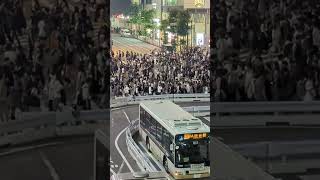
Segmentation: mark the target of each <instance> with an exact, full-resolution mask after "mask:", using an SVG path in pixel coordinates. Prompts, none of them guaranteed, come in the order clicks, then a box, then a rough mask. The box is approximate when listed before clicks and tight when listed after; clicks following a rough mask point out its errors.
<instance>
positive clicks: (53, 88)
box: [48, 74, 63, 111]
mask: <svg viewBox="0 0 320 180" xmlns="http://www.w3.org/2000/svg"><path fill="white" fill-rule="evenodd" d="M62 88H63V86H62V85H61V83H60V82H59V81H58V80H57V79H56V75H54V74H51V76H50V81H49V84H48V99H49V111H55V110H56V107H57V105H58V100H59V99H60V97H61V95H60V91H61V90H62Z"/></svg>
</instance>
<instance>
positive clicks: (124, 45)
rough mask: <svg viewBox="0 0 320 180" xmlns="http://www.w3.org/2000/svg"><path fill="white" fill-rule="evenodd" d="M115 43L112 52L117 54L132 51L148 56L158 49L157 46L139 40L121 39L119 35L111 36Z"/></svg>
mask: <svg viewBox="0 0 320 180" xmlns="http://www.w3.org/2000/svg"><path fill="white" fill-rule="evenodd" d="M111 38H112V41H113V45H112V50H113V51H114V52H115V53H116V52H118V51H124V52H126V51H132V52H136V53H141V54H148V53H150V52H151V51H153V50H154V49H157V48H158V47H157V46H154V45H151V44H148V43H145V42H143V41H140V40H138V39H134V38H128V37H120V35H119V34H111Z"/></svg>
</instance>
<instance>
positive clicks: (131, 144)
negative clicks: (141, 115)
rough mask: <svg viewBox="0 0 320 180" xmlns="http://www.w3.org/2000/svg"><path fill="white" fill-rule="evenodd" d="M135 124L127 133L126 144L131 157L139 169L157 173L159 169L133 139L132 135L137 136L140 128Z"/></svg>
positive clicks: (132, 124) (131, 125)
mask: <svg viewBox="0 0 320 180" xmlns="http://www.w3.org/2000/svg"><path fill="white" fill-rule="evenodd" d="M135 122H136V121H135ZM135 122H133V123H131V124H130V126H129V127H128V129H127V131H126V142H127V147H128V151H129V153H130V154H131V156H132V157H133V158H134V159H135V160H136V162H137V164H138V165H139V167H141V168H143V169H144V170H146V171H149V172H156V171H157V169H156V168H155V167H154V166H153V165H152V163H151V161H150V160H149V158H148V157H147V156H146V155H145V154H144V153H143V152H142V151H141V149H140V148H139V146H138V145H137V144H136V142H135V141H134V140H133V138H132V134H135V133H136V132H137V131H138V126H137V125H134V123H135Z"/></svg>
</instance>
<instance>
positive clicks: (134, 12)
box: [124, 4, 141, 29]
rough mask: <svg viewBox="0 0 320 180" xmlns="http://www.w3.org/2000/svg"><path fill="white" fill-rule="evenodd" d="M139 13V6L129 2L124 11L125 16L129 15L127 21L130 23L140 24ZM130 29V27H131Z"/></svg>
mask: <svg viewBox="0 0 320 180" xmlns="http://www.w3.org/2000/svg"><path fill="white" fill-rule="evenodd" d="M140 14H141V7H140V6H139V5H137V4H131V5H130V6H129V7H128V8H127V9H126V10H125V12H124V15H125V16H129V17H130V19H129V21H128V22H129V23H130V24H131V25H132V24H140ZM131 29H132V27H131Z"/></svg>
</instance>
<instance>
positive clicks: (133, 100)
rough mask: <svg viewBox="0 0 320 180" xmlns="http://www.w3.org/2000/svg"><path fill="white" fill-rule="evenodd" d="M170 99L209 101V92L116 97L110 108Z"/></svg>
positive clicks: (177, 100) (176, 100) (178, 100)
mask: <svg viewBox="0 0 320 180" xmlns="http://www.w3.org/2000/svg"><path fill="white" fill-rule="evenodd" d="M163 99H166V100H172V101H174V102H199V101H200V102H210V94H204V93H203V94H200V93H199V94H165V95H152V96H136V97H116V98H114V99H112V100H111V104H110V106H111V108H116V107H121V106H127V105H134V104H139V102H141V101H149V100H163Z"/></svg>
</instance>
